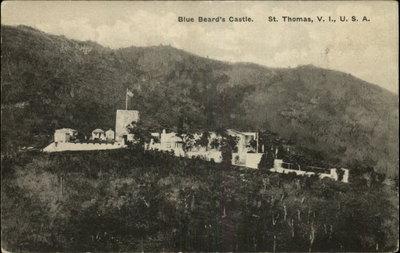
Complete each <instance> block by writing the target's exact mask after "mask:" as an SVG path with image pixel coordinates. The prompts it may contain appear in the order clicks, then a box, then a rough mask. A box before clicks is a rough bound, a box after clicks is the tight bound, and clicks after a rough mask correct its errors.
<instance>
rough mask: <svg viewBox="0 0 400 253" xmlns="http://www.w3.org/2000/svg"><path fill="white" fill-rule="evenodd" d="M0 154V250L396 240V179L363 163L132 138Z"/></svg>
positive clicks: (221, 247)
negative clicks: (232, 155)
mask: <svg viewBox="0 0 400 253" xmlns="http://www.w3.org/2000/svg"><path fill="white" fill-rule="evenodd" d="M1 162H2V182H1V187H2V201H1V202H2V212H1V218H2V247H4V248H5V249H7V250H9V251H24V250H29V251H81V252H82V251H91V252H93V251H131V252H132V251H142V250H144V251H269V252H274V251H296V252H299V251H333V252H339V251H346V252H348V251H359V252H370V251H393V250H395V249H396V245H397V242H398V233H399V232H398V226H397V225H398V214H397V213H398V199H397V196H396V189H395V188H394V186H387V185H385V184H382V181H380V180H379V179H378V178H376V177H368V176H365V175H367V174H368V173H370V175H372V174H373V173H372V171H370V170H369V171H368V170H367V171H364V172H363V173H361V174H360V175H357V176H354V177H353V178H352V182H353V183H352V184H341V183H338V182H335V181H330V180H317V179H316V178H307V177H295V176H292V175H278V174H269V173H267V172H265V171H262V170H237V169H234V168H233V167H230V168H228V167H226V166H221V165H218V164H215V163H210V162H206V161H202V160H198V159H194V160H189V159H184V158H177V157H174V156H172V155H170V154H168V153H160V152H150V151H146V152H145V151H143V150H142V149H138V148H136V147H135V146H132V148H131V149H126V150H109V151H98V152H65V153H52V154H44V153H35V152H21V153H18V156H17V157H13V158H11V157H7V156H3V158H2V161H1ZM371 173H372V174H371ZM382 207H384V208H382Z"/></svg>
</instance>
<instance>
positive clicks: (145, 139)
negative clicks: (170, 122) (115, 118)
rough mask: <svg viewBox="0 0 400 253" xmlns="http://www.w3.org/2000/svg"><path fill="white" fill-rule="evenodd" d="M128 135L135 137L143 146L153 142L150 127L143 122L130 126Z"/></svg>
mask: <svg viewBox="0 0 400 253" xmlns="http://www.w3.org/2000/svg"><path fill="white" fill-rule="evenodd" d="M127 128H128V133H130V134H133V135H134V140H135V142H136V143H137V144H139V145H141V146H143V145H144V144H145V143H149V142H150V140H151V133H150V129H149V127H148V126H146V125H145V124H143V123H141V122H136V123H132V124H130V125H129V126H128V127H127Z"/></svg>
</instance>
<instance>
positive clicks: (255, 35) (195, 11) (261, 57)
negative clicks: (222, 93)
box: [1, 1, 399, 94]
mask: <svg viewBox="0 0 400 253" xmlns="http://www.w3.org/2000/svg"><path fill="white" fill-rule="evenodd" d="M397 4H398V3H397V2H395V1H393V2H392V1H379V2H372V1H367V2H344V1H333V2H298V1H293V2H285V1H279V2H260V1H256V2H238V1H235V2H210V1H204V2H157V1H150V2H122V1H117V2H95V1H89V2H74V1H65V2H49V1H32V2H30V1H23V2H22V1H8V2H7V1H6V2H2V4H1V23H2V24H5V25H28V26H32V27H34V28H37V29H40V30H42V31H45V32H48V33H51V34H57V35H64V36H66V37H67V38H71V39H77V40H92V41H95V42H98V43H99V44H101V45H103V46H107V47H110V48H121V47H128V46H152V45H160V44H162V45H171V46H173V47H176V48H180V49H183V50H186V51H189V52H191V53H194V54H197V55H200V56H207V57H209V58H213V59H218V60H223V61H229V62H253V63H257V64H261V65H264V66H267V67H292V68H293V67H296V66H299V65H307V64H312V65H315V66H318V67H323V68H329V69H335V70H340V71H344V72H346V73H351V74H352V75H354V76H356V77H359V78H361V79H363V80H366V81H368V82H371V83H374V84H377V85H379V86H381V87H383V88H385V89H388V90H390V91H392V92H394V93H396V94H398V82H399V81H398V71H399V70H398V55H399V53H398V38H399V33H398V12H397V10H398V6H397ZM199 16H201V17H218V16H220V17H225V18H229V17H230V16H234V17H250V18H252V19H253V20H254V22H250V23H230V22H225V23H198V22H195V23H182V22H178V17H193V18H195V19H197V18H198V17H199ZM269 16H275V17H277V18H278V19H280V20H281V17H282V16H290V17H311V18H313V19H314V20H315V21H314V22H313V23H285V22H267V19H268V17H269ZM316 16H323V17H324V18H325V19H327V18H328V16H331V17H333V18H336V19H338V17H339V16H346V17H351V16H357V18H359V19H361V18H362V16H366V17H367V18H368V19H370V22H355V23H353V22H343V23H342V22H336V23H329V22H322V23H318V22H316Z"/></svg>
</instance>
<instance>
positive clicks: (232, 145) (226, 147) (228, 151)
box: [221, 135, 238, 165]
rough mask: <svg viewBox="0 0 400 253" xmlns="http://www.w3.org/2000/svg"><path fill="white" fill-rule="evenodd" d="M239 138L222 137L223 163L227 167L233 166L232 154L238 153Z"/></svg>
mask: <svg viewBox="0 0 400 253" xmlns="http://www.w3.org/2000/svg"><path fill="white" fill-rule="evenodd" d="M237 142H238V140H237V138H236V137H233V136H230V135H225V136H223V137H222V140H221V155H222V162H223V163H224V164H225V165H231V164H232V152H234V151H237V146H236V145H237Z"/></svg>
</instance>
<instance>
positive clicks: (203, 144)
mask: <svg viewBox="0 0 400 253" xmlns="http://www.w3.org/2000/svg"><path fill="white" fill-rule="evenodd" d="M209 137H210V133H209V132H208V131H204V132H203V134H202V135H201V137H200V139H198V140H197V141H196V146H201V147H206V150H208V138H209Z"/></svg>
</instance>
